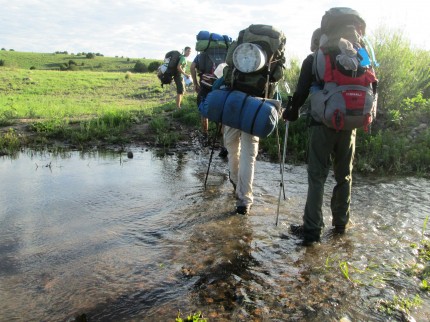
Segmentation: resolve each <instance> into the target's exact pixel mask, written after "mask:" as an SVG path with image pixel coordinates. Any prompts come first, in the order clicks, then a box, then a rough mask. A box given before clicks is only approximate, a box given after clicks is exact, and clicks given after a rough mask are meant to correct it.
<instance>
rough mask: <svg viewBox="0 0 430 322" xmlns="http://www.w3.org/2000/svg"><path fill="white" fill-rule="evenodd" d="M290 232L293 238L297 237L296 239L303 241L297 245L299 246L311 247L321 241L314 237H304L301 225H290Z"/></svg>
mask: <svg viewBox="0 0 430 322" xmlns="http://www.w3.org/2000/svg"><path fill="white" fill-rule="evenodd" d="M290 230H291V233H292V234H293V235H294V236H297V237H299V238H301V239H303V240H302V241H300V242H299V244H298V245H300V246H312V245H313V244H316V243H319V242H321V239H320V237H319V236H314V237H308V236H306V237H305V234H304V228H303V225H298V224H292V225H290Z"/></svg>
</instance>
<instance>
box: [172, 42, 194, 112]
mask: <svg viewBox="0 0 430 322" xmlns="http://www.w3.org/2000/svg"><path fill="white" fill-rule="evenodd" d="M190 54H191V48H190V47H188V46H187V47H185V48H184V53H183V54H182V55H181V56H180V58H179V63H178V67H177V73H176V74H175V76H174V77H173V80H174V81H175V85H176V107H177V108H181V103H182V98H183V96H184V91H185V83H184V78H183V77H182V75H184V76H185V77H186V78H190V75H188V74H187V73H186V72H185V69H186V67H187V57H188V56H190Z"/></svg>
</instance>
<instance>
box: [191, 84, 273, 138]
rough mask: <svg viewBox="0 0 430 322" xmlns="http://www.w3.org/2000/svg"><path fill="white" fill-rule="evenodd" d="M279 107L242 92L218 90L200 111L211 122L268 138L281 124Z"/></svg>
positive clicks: (209, 97)
mask: <svg viewBox="0 0 430 322" xmlns="http://www.w3.org/2000/svg"><path fill="white" fill-rule="evenodd" d="M277 104H280V103H279V102H278V101H275V100H266V99H262V98H258V97H254V96H251V95H248V94H246V93H244V92H241V91H236V90H234V91H231V90H222V89H216V90H212V91H211V92H210V93H209V94H208V95H207V96H206V99H205V100H204V101H202V102H201V103H200V106H199V110H200V113H201V114H202V116H203V117H206V118H208V119H209V120H210V121H213V122H216V123H222V124H224V125H227V126H230V127H232V128H235V129H239V130H242V131H244V132H246V133H249V134H252V135H255V136H258V137H260V138H265V137H267V136H269V135H270V134H271V133H272V132H273V130H274V129H275V127H276V124H277V123H278V111H277V107H279V105H277Z"/></svg>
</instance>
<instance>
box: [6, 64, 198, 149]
mask: <svg viewBox="0 0 430 322" xmlns="http://www.w3.org/2000/svg"><path fill="white" fill-rule="evenodd" d="M0 77H1V84H0V106H1V107H2V109H1V111H0V126H1V132H2V136H1V137H0V150H1V151H2V153H3V154H5V153H6V154H11V153H13V152H14V151H16V150H17V149H19V148H21V147H24V146H27V147H31V148H44V147H52V146H64V147H71V148H79V149H85V148H90V147H94V146H96V147H100V146H105V145H109V144H122V145H124V144H129V143H131V142H135V141H137V142H147V143H148V144H154V145H162V146H171V145H174V144H175V142H177V141H179V140H182V139H183V135H186V133H178V125H177V124H178V123H183V124H184V125H185V126H191V127H192V126H195V127H197V126H198V125H199V124H200V123H199V115H198V112H197V109H196V108H195V105H194V104H195V103H194V101H195V94H193V93H191V92H189V93H188V95H186V100H185V108H184V109H183V110H181V111H177V110H176V108H175V104H174V98H175V95H176V92H175V90H174V87H173V86H165V87H163V88H162V87H161V86H160V83H159V81H158V79H157V77H156V75H155V74H152V73H144V74H133V73H130V72H126V73H118V72H87V71H80V72H59V71H46V70H24V69H8V68H3V69H2V73H1V76H0ZM187 107H188V108H187Z"/></svg>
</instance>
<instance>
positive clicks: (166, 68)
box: [157, 50, 181, 87]
mask: <svg viewBox="0 0 430 322" xmlns="http://www.w3.org/2000/svg"><path fill="white" fill-rule="evenodd" d="M180 58H181V53H180V52H179V51H177V50H172V51H169V52H168V53H167V54H166V55H165V57H164V62H163V64H162V65H161V66H160V67H159V68H158V72H157V76H158V78H159V79H160V81H161V87H163V85H168V84H170V83H171V82H172V80H173V77H174V76H175V75H176V74H177V73H178V64H179V60H180Z"/></svg>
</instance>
